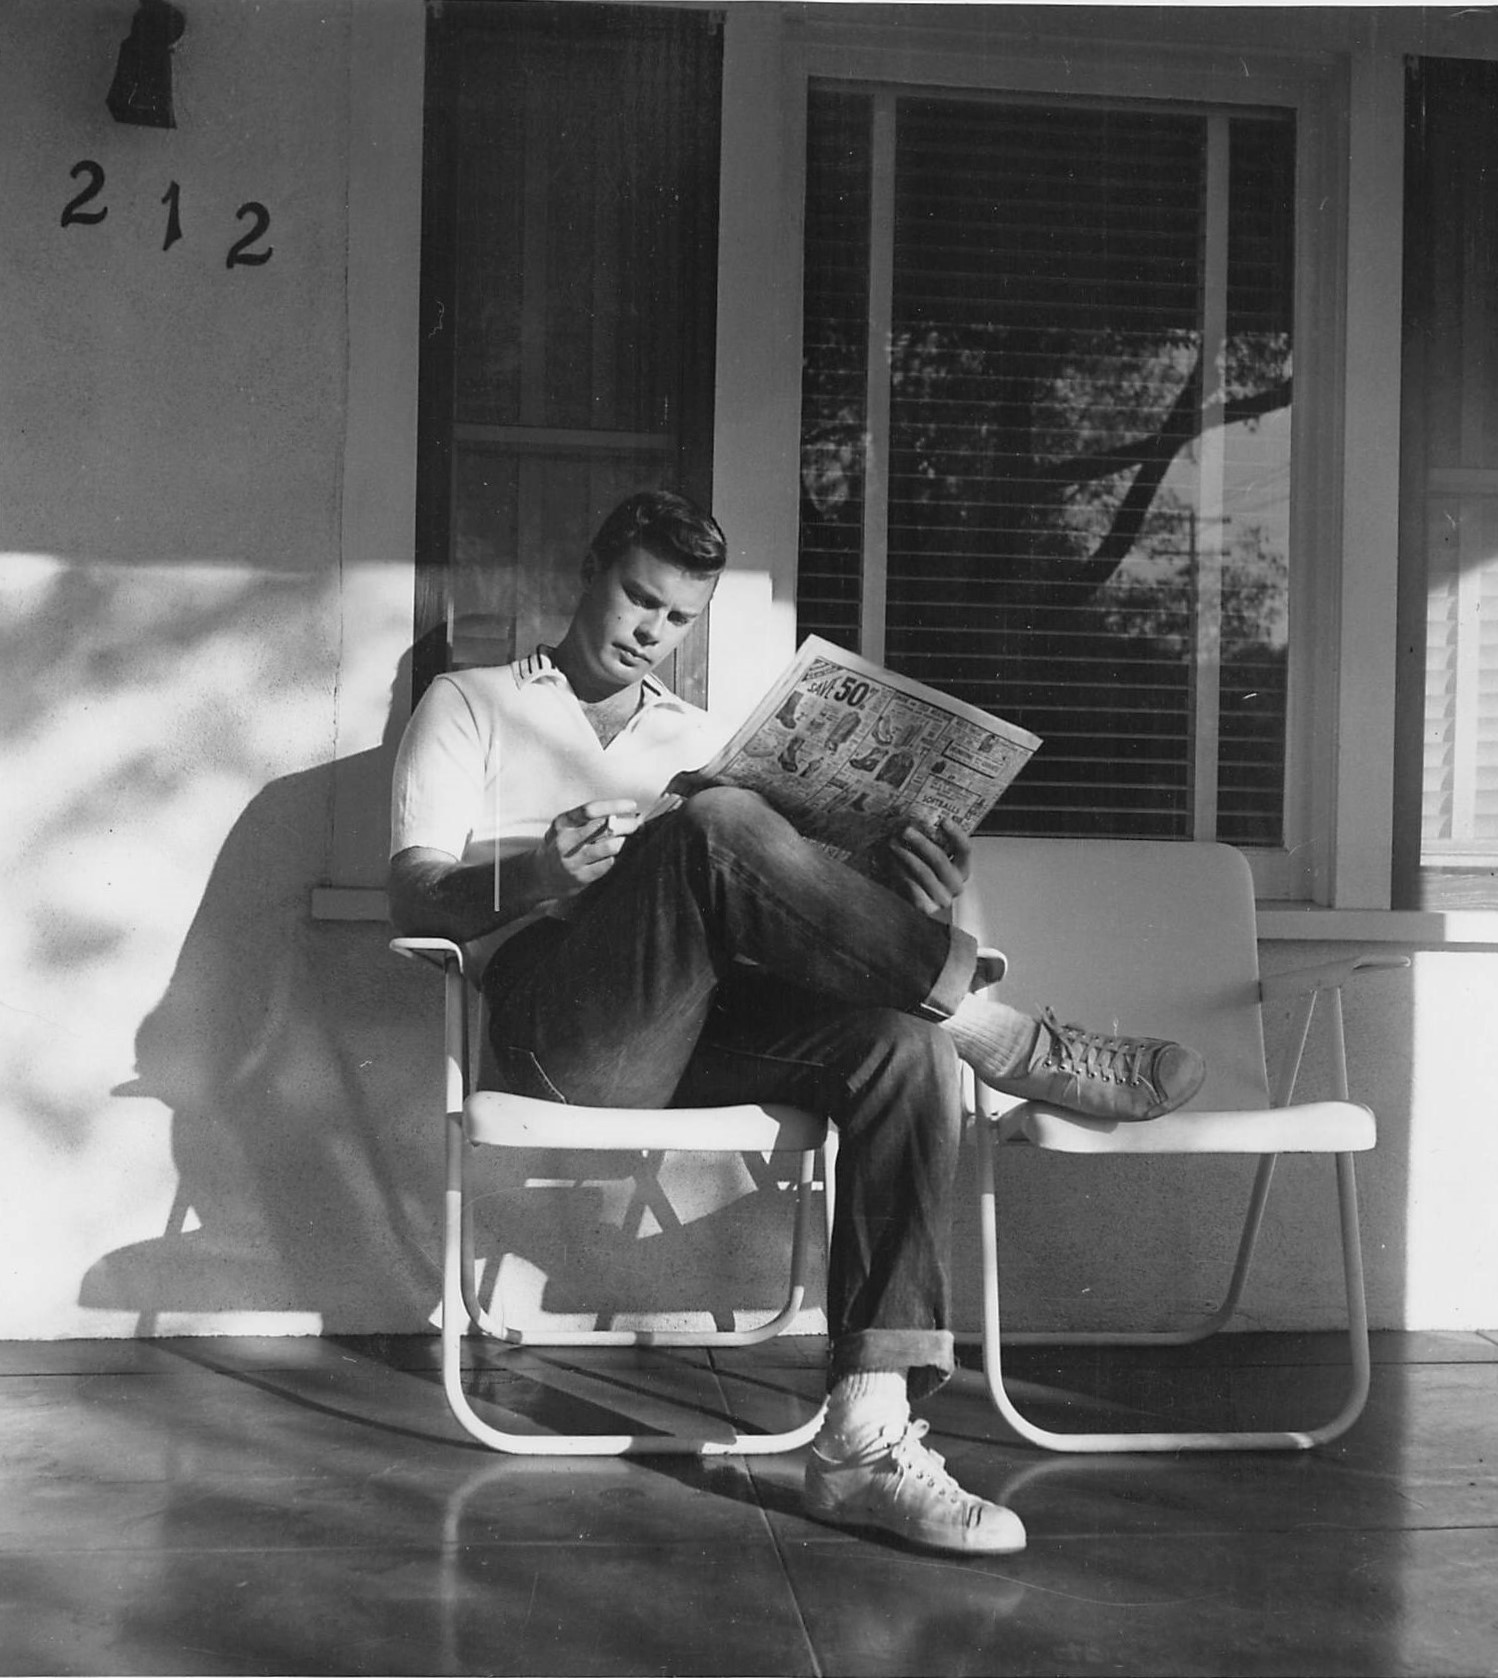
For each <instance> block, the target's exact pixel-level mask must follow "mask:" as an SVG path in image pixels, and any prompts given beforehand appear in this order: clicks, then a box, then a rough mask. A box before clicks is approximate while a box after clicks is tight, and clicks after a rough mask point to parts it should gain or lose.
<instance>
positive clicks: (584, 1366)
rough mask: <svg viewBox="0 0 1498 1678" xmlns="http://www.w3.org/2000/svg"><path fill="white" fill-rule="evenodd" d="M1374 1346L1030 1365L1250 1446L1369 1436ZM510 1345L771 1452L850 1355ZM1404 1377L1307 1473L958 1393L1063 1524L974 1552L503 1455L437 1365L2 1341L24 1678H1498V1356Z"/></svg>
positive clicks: (997, 1467)
mask: <svg viewBox="0 0 1498 1678" xmlns="http://www.w3.org/2000/svg"><path fill="white" fill-rule="evenodd" d="M1343 1356H1344V1353H1343V1347H1342V1343H1341V1341H1340V1340H1339V1339H1338V1337H1336V1336H1330V1335H1328V1336H1319V1335H1244V1336H1232V1337H1225V1338H1221V1339H1219V1340H1218V1341H1217V1342H1215V1343H1213V1344H1211V1345H1209V1346H1207V1347H1203V1348H1197V1349H1193V1350H1186V1351H1180V1352H1168V1353H1164V1352H1151V1353H1149V1354H1148V1355H1144V1354H1130V1355H1128V1356H1125V1355H1122V1354H1120V1353H1117V1352H1109V1353H1104V1354H1098V1353H1092V1352H1071V1353H1067V1354H1061V1353H1056V1352H1050V1353H1046V1352H1040V1351H1034V1350H1030V1351H1026V1352H1023V1353H1020V1352H1016V1353H1014V1354H1012V1355H1011V1359H1010V1361H1011V1363H1012V1365H1013V1372H1014V1374H1015V1375H1016V1376H1018V1377H1019V1378H1020V1381H1021V1388H1020V1390H1021V1393H1022V1396H1023V1398H1024V1401H1025V1402H1026V1403H1027V1404H1029V1405H1031V1406H1033V1408H1034V1411H1035V1413H1036V1414H1037V1416H1038V1417H1039V1418H1040V1419H1042V1420H1044V1421H1047V1422H1049V1423H1051V1424H1052V1425H1073V1426H1075V1425H1078V1424H1079V1422H1081V1421H1082V1420H1083V1419H1084V1418H1085V1417H1086V1416H1087V1415H1089V1414H1092V1413H1096V1414H1108V1413H1111V1414H1114V1415H1116V1416H1120V1417H1124V1418H1127V1417H1129V1416H1133V1417H1135V1418H1136V1419H1137V1420H1138V1421H1139V1422H1143V1420H1144V1419H1145V1418H1146V1417H1147V1416H1166V1417H1169V1418H1170V1420H1171V1422H1172V1424H1173V1425H1184V1424H1185V1423H1187V1422H1188V1420H1190V1419H1191V1418H1193V1417H1200V1418H1202V1419H1203V1420H1204V1421H1210V1419H1211V1418H1214V1417H1217V1416H1226V1417H1230V1418H1236V1419H1237V1420H1238V1422H1239V1424H1240V1425H1242V1424H1243V1423H1246V1422H1253V1423H1258V1422H1264V1423H1267V1424H1272V1423H1273V1422H1274V1421H1275V1420H1289V1421H1291V1422H1295V1421H1299V1422H1300V1423H1302V1424H1303V1423H1305V1422H1306V1421H1308V1420H1319V1419H1320V1418H1321V1415H1322V1414H1325V1413H1330V1411H1331V1410H1332V1409H1333V1408H1335V1405H1336V1402H1337V1394H1338V1393H1339V1391H1340V1381H1341V1378H1342V1369H1341V1363H1342V1359H1343ZM471 1357H472V1361H473V1365H474V1368H473V1372H472V1380H473V1384H474V1388H475V1390H476V1392H478V1393H479V1394H480V1395H481V1396H482V1398H483V1401H484V1403H485V1404H486V1405H493V1406H494V1407H495V1414H496V1415H498V1414H500V1413H501V1412H502V1411H503V1412H508V1413H509V1415H510V1416H511V1417H515V1416H520V1417H530V1418H534V1419H536V1420H538V1421H543V1422H549V1423H551V1424H553V1425H568V1426H574V1425H575V1426H579V1427H594V1426H596V1427H609V1426H613V1427H616V1428H617V1427H618V1426H619V1425H620V1424H619V1422H618V1420H617V1417H618V1415H619V1414H621V1413H623V1414H631V1415H634V1416H642V1415H645V1414H647V1413H649V1411H650V1406H653V1405H654V1404H655V1403H656V1401H657V1400H658V1399H659V1398H662V1397H666V1398H680V1399H684V1400H685V1399H691V1400H695V1401H697V1402H700V1403H701V1404H703V1405H704V1406H706V1407H707V1409H708V1410H710V1411H713V1410H716V1411H719V1412H723V1411H724V1410H725V1409H726V1410H727V1411H728V1412H731V1413H734V1414H739V1415H743V1416H746V1417H749V1418H752V1419H753V1420H754V1421H757V1422H760V1423H762V1424H763V1425H769V1424H770V1423H771V1422H772V1421H773V1422H776V1423H777V1424H778V1423H780V1422H781V1420H782V1418H784V1417H785V1416H786V1414H787V1412H788V1410H789V1408H790V1407H791V1406H792V1405H793V1404H799V1403H800V1402H801V1401H802V1400H804V1399H806V1398H810V1397H814V1396H815V1395H816V1394H817V1393H818V1392H819V1390H820V1384H821V1361H822V1348H821V1346H820V1344H818V1343H816V1342H811V1341H800V1340H798V1341H782V1342H779V1343H777V1344H776V1345H774V1346H773V1347H770V1348H766V1349H763V1350H761V1351H759V1352H752V1353H735V1354H733V1355H731V1356H730V1355H723V1354H720V1355H716V1356H713V1357H709V1356H708V1355H707V1354H704V1353H687V1354H669V1353H635V1352H620V1353H599V1352H590V1353H567V1352H548V1353H524V1354H519V1355H516V1354H505V1353H500V1352H496V1351H495V1350H493V1349H491V1348H488V1347H476V1348H475V1349H474V1350H473V1352H472V1354H471ZM1374 1358H1375V1368H1374V1380H1373V1394H1372V1398H1371V1400H1370V1403H1369V1406H1368V1410H1367V1412H1366V1413H1365V1415H1364V1417H1363V1418H1362V1420H1361V1421H1360V1422H1359V1423H1358V1425H1357V1426H1356V1427H1355V1428H1354V1429H1353V1431H1352V1432H1351V1433H1350V1434H1349V1435H1347V1436H1346V1437H1345V1438H1344V1439H1343V1440H1341V1441H1339V1442H1337V1443H1336V1444H1334V1445H1332V1446H1329V1447H1326V1448H1324V1449H1323V1450H1321V1451H1319V1452H1315V1453H1311V1454H1296V1455H1278V1454H1277V1455H1247V1454H1239V1455H1212V1456H1193V1457H1168V1458H1114V1459H1111V1460H1101V1461H1099V1460H1095V1459H1087V1458H1081V1457H1065V1456H1053V1455H1046V1454H1043V1453H1039V1452H1036V1451H1034V1450H1031V1449H1029V1448H1027V1447H1022V1446H1019V1445H1017V1444H1014V1443H1012V1442H1010V1441H1008V1440H1007V1439H1006V1438H1005V1436H1004V1433H1003V1430H1002V1428H1001V1426H1000V1424H999V1423H998V1420H997V1418H996V1416H995V1415H994V1414H993V1412H992V1410H991V1408H990V1406H989V1405H988V1402H987V1398H986V1394H985V1393H984V1391H983V1389H982V1388H981V1386H980V1385H979V1384H978V1382H977V1381H976V1379H975V1378H974V1377H971V1376H962V1377H959V1378H958V1380H956V1381H955V1382H954V1383H952V1385H950V1386H949V1387H948V1388H946V1389H945V1390H944V1391H943V1392H942V1393H940V1394H939V1395H937V1397H936V1398H935V1399H933V1400H932V1401H931V1402H930V1403H929V1404H928V1405H927V1406H925V1407H924V1410H925V1413H926V1414H927V1415H929V1417H930V1418H931V1421H932V1424H933V1427H932V1443H933V1444H934V1445H935V1446H936V1448H937V1449H938V1450H940V1451H942V1452H943V1453H944V1454H945V1455H946V1456H947V1459H948V1462H949V1464H950V1465H951V1467H952V1468H953V1470H954V1472H956V1473H957V1475H958V1477H959V1478H960V1479H962V1480H963V1481H964V1482H965V1483H966V1484H968V1485H970V1486H971V1487H973V1489H975V1490H978V1491H982V1492H983V1493H985V1494H986V1495H988V1496H991V1497H996V1498H999V1499H1001V1500H1003V1501H1006V1502H1008V1503H1010V1504H1012V1506H1013V1507H1014V1508H1015V1509H1017V1510H1018V1512H1019V1513H1020V1514H1021V1515H1022V1516H1023V1518H1024V1520H1025V1522H1026V1525H1027V1526H1028V1528H1029V1533H1030V1547H1029V1549H1028V1550H1027V1551H1025V1552H1024V1553H1023V1554H1022V1555H1019V1556H1014V1557H1007V1558H1001V1559H995V1560H979V1561H961V1560H952V1559H947V1558H942V1557H933V1556H925V1555H918V1554H915V1553H913V1552H909V1551H906V1550H902V1549H900V1548H897V1547H896V1546H894V1545H893V1544H886V1543H880V1542H876V1541H869V1540H866V1539H859V1538H855V1537H851V1536H848V1535H846V1534H842V1533H838V1532H834V1531H831V1530H829V1529H827V1528H824V1527H821V1526H818V1525H816V1524H815V1523H813V1522H811V1521H809V1520H807V1519H805V1518H804V1517H803V1516H802V1515H801V1514H800V1512H799V1508H798V1488H799V1483H800V1468H801V1458H800V1456H799V1455H796V1456H790V1457H780V1458H765V1459H744V1458H739V1457H727V1458H719V1459H713V1460H707V1461H698V1460H695V1459H671V1458H654V1459H643V1460H628V1461H624V1460H617V1459H595V1460H540V1459H530V1460H525V1459H519V1458H513V1457H499V1456H495V1455H493V1454H491V1453H489V1452H487V1451H485V1450H483V1449H482V1448H480V1447H478V1446H476V1445H474V1444H472V1443H471V1442H469V1441H468V1440H467V1439H466V1436H464V1435H463V1434H462V1433H461V1432H460V1430H459V1429H458V1427H457V1426H456V1424H455V1423H454V1422H453V1421H452V1420H451V1418H450V1417H449V1415H448V1412H447V1408H446V1405H445V1403H444V1400H443V1398H442V1394H441V1390H440V1387H439V1386H438V1384H437V1376H436V1347H435V1343H434V1342H432V1341H430V1340H426V1339H422V1338H412V1339H398V1340H375V1339H358V1340H353V1339H343V1340H337V1339H321V1340H246V1339H211V1340H209V1339H196V1340H157V1341H64V1342H53V1343H15V1342H13V1343H6V1344H0V1439H3V1440H4V1448H3V1466H0V1669H3V1671H4V1672H5V1673H30V1674H60V1673H98V1674H127V1673H128V1674H134V1673H163V1674H164V1673H282V1674H287V1673H307V1674H310V1673H339V1674H343V1673H349V1674H352V1673H397V1674H399V1673H409V1674H414V1673H519V1674H593V1673H597V1674H624V1673H661V1674H708V1673H758V1674H780V1673H785V1674H791V1673H797V1674H799V1673H817V1674H865V1673H867V1674H884V1673H888V1674H899V1675H904V1674H915V1673H963V1674H1010V1673H1012V1674H1044V1675H1047V1678H1061V1675H1082V1674H1092V1673H1110V1674H1139V1675H1146V1674H1162V1675H1163V1674H1214V1675H1215V1674H1230V1673H1231V1674H1238V1673H1264V1674H1270V1673H1274V1674H1288V1675H1295V1678H1310V1675H1313V1674H1322V1673H1344V1674H1352V1675H1357V1678H1378V1675H1382V1674H1404V1673H1419V1674H1434V1675H1442V1678H1447V1675H1450V1678H1468V1675H1475V1674H1486V1673H1498V1592H1495V1589H1494V1581H1495V1580H1498V1474H1495V1464H1498V1333H1495V1334H1383V1335H1378V1336H1375V1350H1374ZM1287 1400H1291V1401H1293V1403H1292V1405H1291V1412H1292V1413H1291V1414H1290V1415H1289V1416H1288V1417H1287V1416H1286V1415H1285V1410H1286V1401H1287ZM641 1404H644V1405H645V1406H646V1411H643V1412H642V1411H641V1410H640V1408H639V1406H640V1405H641ZM1308 1411H1309V1412H1310V1414H1308ZM1117 1425H1120V1426H1126V1425H1130V1423H1129V1422H1128V1420H1127V1419H1125V1420H1122V1421H1120V1422H1119V1423H1118V1424H1117Z"/></svg>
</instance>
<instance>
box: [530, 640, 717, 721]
mask: <svg viewBox="0 0 1498 1678" xmlns="http://www.w3.org/2000/svg"><path fill="white" fill-rule="evenodd" d="M554 651H555V648H552V647H537V648H536V650H535V651H534V652H533V653H532V654H531V655H530V656H529V657H528V658H522V659H521V660H519V662H518V663H517V664H516V665H515V685H516V686H517V687H526V686H527V685H528V684H529V683H531V682H548V683H551V684H552V685H554V686H558V687H564V688H566V689H567V691H568V693H571V692H572V685H571V683H570V682H568V680H567V678H566V677H565V676H564V675H563V674H562V672H561V671H560V670H558V669H557V665H556V660H555V659H554V658H553V657H552V654H553V652H554ZM640 689H641V693H642V695H643V698H642V701H641V705H640V709H641V710H646V709H648V708H650V707H651V706H655V705H666V706H669V707H670V708H671V709H672V710H675V711H685V710H686V709H687V708H688V707H687V703H686V701H685V700H684V699H678V698H677V696H676V695H675V694H674V693H672V691H671V690H670V688H668V687H667V686H666V684H665V683H664V682H662V681H661V680H660V679H659V678H658V677H656V676H654V675H650V674H647V675H646V676H644V677H643V678H642V679H641V682H640Z"/></svg>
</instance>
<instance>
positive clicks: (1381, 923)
mask: <svg viewBox="0 0 1498 1678" xmlns="http://www.w3.org/2000/svg"><path fill="white" fill-rule="evenodd" d="M1259 938H1260V940H1261V942H1263V943H1266V944H1278V943H1294V942H1311V941H1314V940H1318V939H1320V940H1325V941H1326V942H1327V943H1349V944H1417V945H1419V946H1421V947H1422V948H1427V949H1428V948H1448V947H1463V946H1482V945H1486V946H1489V947H1493V948H1498V910H1493V909H1457V910H1443V909H1320V908H1317V907H1316V906H1315V905H1314V904H1304V903H1261V904H1260V905H1259Z"/></svg>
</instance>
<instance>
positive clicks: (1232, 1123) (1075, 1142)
mask: <svg viewBox="0 0 1498 1678" xmlns="http://www.w3.org/2000/svg"><path fill="white" fill-rule="evenodd" d="M1000 1134H1001V1135H1002V1136H1003V1138H1004V1140H1005V1141H1006V1142H1030V1143H1033V1144H1034V1146H1036V1147H1037V1148H1046V1149H1049V1150H1050V1151H1051V1152H1053V1153H1064V1154H1350V1153H1363V1152H1365V1151H1366V1150H1368V1149H1369V1148H1371V1147H1373V1145H1374V1143H1375V1142H1376V1141H1377V1130H1376V1126H1375V1123H1374V1118H1373V1114H1372V1113H1371V1112H1370V1111H1369V1110H1368V1109H1367V1108H1366V1107H1363V1106H1360V1105H1359V1104H1358V1103H1357V1102H1354V1101H1308V1102H1302V1103H1301V1104H1300V1105H1299V1106H1295V1107H1274V1108H1266V1109H1263V1110H1261V1111H1258V1112H1247V1113H1210V1112H1209V1113H1198V1112H1192V1111H1190V1110H1189V1109H1188V1110H1186V1111H1184V1112H1179V1113H1168V1114H1166V1116H1165V1117H1164V1118H1163V1119H1151V1120H1149V1121H1148V1122H1147V1123H1145V1124H1124V1123H1120V1122H1119V1121H1117V1120H1114V1119H1086V1118H1082V1117H1081V1116H1080V1115H1079V1114H1076V1113H1068V1112H1066V1111H1064V1110H1063V1109H1061V1108H1058V1107H1042V1106H1041V1105H1040V1104H1039V1103H1038V1102H1028V1103H1026V1104H1025V1105H1023V1106H1020V1107H1015V1108H1013V1109H1011V1110H1010V1111H1009V1112H1008V1113H1006V1114H1005V1115H1004V1117H1003V1120H1002V1121H1001V1130H1000Z"/></svg>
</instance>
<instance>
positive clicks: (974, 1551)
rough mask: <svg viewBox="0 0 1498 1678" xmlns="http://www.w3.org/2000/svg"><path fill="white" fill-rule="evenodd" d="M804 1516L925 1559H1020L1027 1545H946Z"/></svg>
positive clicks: (864, 1523) (874, 1526) (835, 1516)
mask: <svg viewBox="0 0 1498 1678" xmlns="http://www.w3.org/2000/svg"><path fill="white" fill-rule="evenodd" d="M802 1513H803V1514H805V1515H807V1516H809V1517H810V1519H812V1520H814V1521H818V1522H820V1523H821V1524H822V1525H823V1526H828V1527H832V1528H834V1529H835V1530H836V1531H838V1532H847V1533H851V1534H852V1535H853V1536H854V1537H856V1538H875V1539H882V1540H883V1541H884V1542H886V1543H890V1544H898V1545H900V1546H902V1547H903V1548H905V1549H908V1550H918V1551H920V1552H921V1554H923V1555H938V1556H975V1557H976V1556H1017V1555H1018V1554H1019V1553H1020V1551H1021V1550H1023V1549H1024V1548H1025V1545H1026V1542H1027V1540H1026V1538H1025V1537H1024V1536H1021V1538H1020V1540H1019V1542H1018V1543H1017V1544H994V1545H987V1544H984V1545H976V1544H947V1543H943V1542H942V1541H941V1540H940V1539H936V1538H916V1537H913V1536H912V1535H911V1534H910V1533H908V1532H902V1531H901V1530H900V1529H899V1528H898V1527H887V1526H883V1525H881V1524H880V1523H879V1522H878V1521H871V1520H867V1519H862V1518H854V1517H850V1516H846V1515H844V1514H842V1513H841V1512H840V1511H838V1510H835V1509H814V1508H812V1507H811V1506H810V1505H806V1506H804V1507H803V1510H802Z"/></svg>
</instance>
